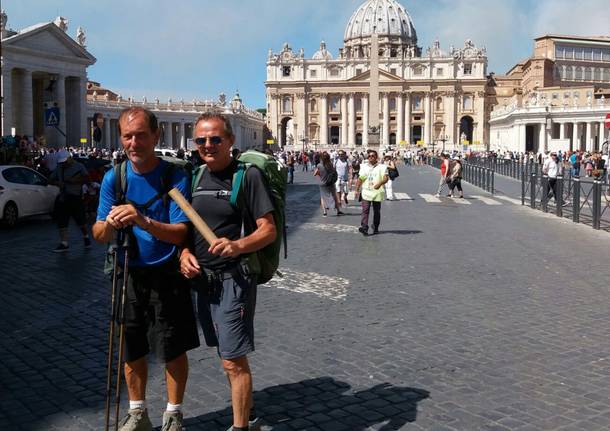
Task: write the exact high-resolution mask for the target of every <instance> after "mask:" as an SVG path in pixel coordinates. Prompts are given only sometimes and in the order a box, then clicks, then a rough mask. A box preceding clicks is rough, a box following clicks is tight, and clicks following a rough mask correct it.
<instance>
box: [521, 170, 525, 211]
mask: <svg viewBox="0 0 610 431" xmlns="http://www.w3.org/2000/svg"><path fill="white" fill-rule="evenodd" d="M521 205H523V206H525V171H521Z"/></svg>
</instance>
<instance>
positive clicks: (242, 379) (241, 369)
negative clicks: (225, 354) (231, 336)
mask: <svg viewBox="0 0 610 431" xmlns="http://www.w3.org/2000/svg"><path fill="white" fill-rule="evenodd" d="M222 366H223V368H224V370H225V372H226V373H227V377H228V378H229V385H230V386H231V404H232V406H233V426H236V427H240V428H242V427H247V426H248V418H249V416H250V409H251V408H252V404H253V403H252V373H251V372H250V365H249V364H248V358H247V357H246V356H242V357H241V358H236V359H230V360H229V359H223V361H222Z"/></svg>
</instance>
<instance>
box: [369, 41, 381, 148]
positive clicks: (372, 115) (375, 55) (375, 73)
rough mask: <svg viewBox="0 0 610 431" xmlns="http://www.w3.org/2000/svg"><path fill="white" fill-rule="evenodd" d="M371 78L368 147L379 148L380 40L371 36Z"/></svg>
mask: <svg viewBox="0 0 610 431" xmlns="http://www.w3.org/2000/svg"><path fill="white" fill-rule="evenodd" d="M370 72H371V77H370V87H369V124H368V146H369V148H371V149H376V148H377V147H379V40H378V37H377V34H376V33H373V34H372V35H371V71H370Z"/></svg>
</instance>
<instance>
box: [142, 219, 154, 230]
mask: <svg viewBox="0 0 610 431" xmlns="http://www.w3.org/2000/svg"><path fill="white" fill-rule="evenodd" d="M151 227H152V220H151V219H150V217H148V216H144V226H143V227H142V229H144V230H145V231H146V232H148V231H149V230H150V228H151Z"/></svg>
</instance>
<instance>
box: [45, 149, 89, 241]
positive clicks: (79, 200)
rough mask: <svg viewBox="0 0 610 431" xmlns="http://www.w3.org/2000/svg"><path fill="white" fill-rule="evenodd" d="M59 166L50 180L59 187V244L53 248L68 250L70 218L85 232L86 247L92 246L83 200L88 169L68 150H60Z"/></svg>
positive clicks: (56, 208)
mask: <svg viewBox="0 0 610 431" xmlns="http://www.w3.org/2000/svg"><path fill="white" fill-rule="evenodd" d="M56 161H57V167H56V168H55V170H54V171H53V173H52V174H51V176H50V178H49V182H50V183H51V184H54V185H57V186H58V187H59V195H58V196H57V198H56V200H55V217H56V218H57V227H58V229H59V241H60V242H59V245H58V246H57V247H55V248H54V249H53V252H55V253H64V252H67V251H68V250H69V249H70V247H69V245H68V226H69V224H70V218H73V219H74V221H75V222H76V225H77V226H78V228H79V229H80V231H81V233H82V234H83V243H84V245H85V248H91V238H89V230H88V229H87V216H86V214H85V204H84V202H83V195H82V191H83V184H86V183H87V182H88V181H89V174H88V173H87V169H86V168H85V167H84V166H83V165H82V164H80V163H78V162H77V161H75V160H74V159H73V158H72V156H71V155H70V153H69V152H68V151H67V150H60V151H59V152H58V153H57V156H56Z"/></svg>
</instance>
